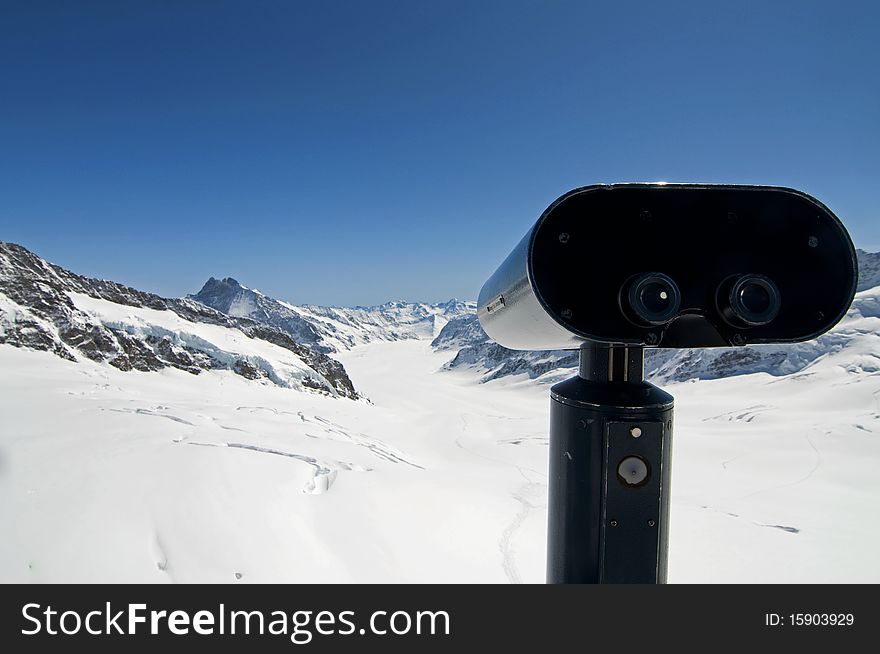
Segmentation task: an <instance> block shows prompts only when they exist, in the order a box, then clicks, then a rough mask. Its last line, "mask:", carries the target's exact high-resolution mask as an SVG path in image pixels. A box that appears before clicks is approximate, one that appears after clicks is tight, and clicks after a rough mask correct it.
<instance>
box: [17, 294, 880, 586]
mask: <svg viewBox="0 0 880 654" xmlns="http://www.w3.org/2000/svg"><path fill="white" fill-rule="evenodd" d="M76 301H77V304H78V305H81V306H83V307H86V305H87V304H88V302H103V301H100V300H98V301H95V300H93V299H91V298H89V299H88V302H87V301H86V300H84V299H82V298H77V299H76ZM108 304H111V305H112V303H108ZM112 306H115V307H118V305H112ZM89 310H93V311H99V312H100V313H101V315H102V319H103V320H110V319H112V316H111V315H109V312H110V310H111V307H107V306H104V305H103V304H100V305H98V304H95V305H90V306H89ZM118 310H119V311H121V312H124V313H125V315H120V316H117V318H118V320H119V323H120V325H127V326H129V328H131V327H132V326H133V325H137V324H138V320H143V319H145V314H142V313H141V312H143V311H151V310H144V309H135V308H132V307H118ZM155 313H163V314H164V313H166V312H155ZM165 318H167V317H166V316H152V315H151V316H149V321H148V322H149V324H151V325H154V326H155V325H160V324H162V323H161V320H164V319H165ZM167 327H169V328H170V326H167ZM872 327H873V326H872ZM179 331H180V330H179V329H178V330H176V333H177V332H179ZM217 338H220V336H219V335H218V336H217ZM267 347H268V346H267ZM276 354H278V355H279V356H281V353H276ZM852 354H853V352H852V350H851V349H850V350H847V351H844V352H838V353H831V354H829V355H828V356H826V357H823V358H822V359H820V360H818V361H816V362H815V363H813V364H812V365H811V366H809V367H808V368H806V369H805V370H803V371H801V372H800V373H797V374H795V375H789V376H785V377H772V376H770V375H767V374H765V373H757V374H752V375H743V376H738V377H733V378H728V379H718V380H712V381H705V380H703V381H699V382H692V383H676V384H669V385H668V386H666V388H667V390H669V391H670V392H672V393H673V394H674V395H675V397H676V403H677V406H676V428H675V436H674V450H673V476H672V517H671V537H670V560H669V580H670V581H671V582H788V581H791V582H878V581H880V561H878V559H877V557H876V553H875V550H876V542H877V537H878V532H880V527H878V526H877V523H876V520H874V517H875V516H876V515H877V508H876V507H877V506H878V502H880V475H878V474H877V467H878V465H877V464H878V461H880V373H878V372H871V370H870V367H869V366H856V367H854V366H853V365H852ZM861 354H862V356H863V357H864V358H865V359H866V360H868V359H871V360H873V357H874V356H875V353H873V352H864V353H861ZM452 355H453V353H452V352H449V351H446V352H435V351H434V350H433V349H432V348H431V347H430V344H429V343H428V341H426V340H401V341H397V342H375V343H369V344H366V345H360V346H357V347H355V348H354V349H352V350H350V351H347V352H344V353H342V354H341V356H340V359H341V360H342V361H343V363H344V364H345V366H346V368H347V370H348V371H349V374H350V375H351V377H352V379H353V380H354V383H355V386H356V387H357V388H358V390H359V391H360V392H362V393H364V394H365V395H366V396H367V397H369V398H370V399H371V400H372V403H368V402H364V401H360V402H358V401H352V400H348V399H341V398H333V397H327V396H321V395H316V394H309V393H301V392H296V391H293V390H290V389H286V388H281V387H278V386H271V385H259V384H254V383H253V382H249V381H247V380H245V379H243V378H242V377H240V376H238V375H235V374H234V373H232V372H230V371H222V370H217V371H206V372H204V373H203V374H200V375H198V376H193V375H190V374H187V373H185V372H182V371H179V370H175V369H173V368H168V369H163V370H161V371H158V372H149V373H141V372H136V371H131V372H121V371H118V370H116V369H115V368H112V367H110V366H107V365H105V364H99V363H94V362H91V361H83V362H71V361H66V360H64V359H61V358H59V357H57V356H55V355H53V354H51V353H46V352H36V351H30V350H22V349H18V348H15V347H12V346H9V345H0V369H2V371H3V374H2V375H0V520H2V524H4V525H6V526H7V530H6V536H5V537H4V538H3V539H0V581H4V582H18V581H40V582H68V581H89V582H97V581H110V582H169V581H175V582H197V581H198V582H234V581H239V582H242V583H243V582H343V581H353V582H368V581H375V582H426V581H435V582H520V581H522V582H542V581H543V579H544V547H545V539H546V534H545V529H546V497H547V488H546V480H547V477H546V469H547V450H548V448H547V413H548V403H549V400H548V397H547V387H546V386H544V385H540V384H535V383H534V382H530V381H528V380H527V379H526V378H525V375H522V376H519V377H507V378H504V379H501V380H497V381H493V382H490V383H486V384H479V383H478V376H477V375H475V374H474V373H473V372H472V371H464V370H463V371H444V372H438V371H439V370H440V369H441V368H442V367H443V365H444V364H445V363H446V362H447V361H448V359H449V358H451V356H452Z"/></svg>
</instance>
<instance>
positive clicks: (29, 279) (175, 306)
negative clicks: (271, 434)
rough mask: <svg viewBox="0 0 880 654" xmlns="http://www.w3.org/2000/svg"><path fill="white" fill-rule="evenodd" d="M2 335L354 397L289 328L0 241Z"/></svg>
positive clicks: (75, 357) (130, 363) (114, 359)
mask: <svg viewBox="0 0 880 654" xmlns="http://www.w3.org/2000/svg"><path fill="white" fill-rule="evenodd" d="M0 343H7V344H10V345H14V346H17V347H22V348H28V349H35V350H46V351H49V352H52V353H54V354H56V355H57V356H59V357H62V358H64V359H68V360H70V361H79V360H82V359H90V360H92V361H98V362H105V363H107V364H109V365H111V366H113V367H115V368H118V369H119V370H123V371H129V370H138V371H143V372H149V371H157V370H162V369H165V368H176V369H179V370H183V371H185V372H188V373H192V374H194V375H197V374H199V373H201V372H203V371H206V370H229V371H232V372H234V373H237V374H238V375H241V376H242V377H245V378H247V379H250V380H254V381H259V382H262V383H269V384H274V385H277V386H282V387H289V388H297V389H311V390H316V391H320V392H325V393H329V394H332V395H341V396H344V397H350V398H356V397H357V393H356V392H355V390H354V386H353V385H352V383H351V380H350V379H349V377H348V375H347V373H346V372H345V369H344V368H343V366H342V364H341V363H339V362H338V361H336V360H334V359H331V358H330V357H328V356H327V355H326V354H323V353H321V352H318V351H315V350H313V349H311V348H309V347H306V346H304V345H302V344H301V343H299V342H298V341H297V340H296V339H295V338H293V337H292V336H291V335H290V334H288V333H287V332H286V331H281V330H279V329H276V328H274V327H272V326H271V325H267V324H262V323H260V322H257V321H254V320H251V319H249V318H246V317H238V316H228V315H225V314H224V313H221V312H219V311H215V310H214V309H211V308H209V307H207V306H205V305H203V304H201V303H199V302H195V301H193V300H190V299H167V298H162V297H159V296H158V295H154V294H152V293H145V292H142V291H138V290H136V289H133V288H129V287H127V286H123V285H122V284H117V283H115V282H110V281H106V280H99V279H90V278H87V277H82V276H80V275H77V274H74V273H72V272H69V271H67V270H64V269H63V268H60V267H59V266H56V265H53V264H50V263H48V262H47V261H45V260H43V259H41V258H40V257H38V256H36V255H35V254H33V253H32V252H30V251H28V250H27V249H25V248H24V247H21V246H19V245H15V244H12V243H3V242H0Z"/></svg>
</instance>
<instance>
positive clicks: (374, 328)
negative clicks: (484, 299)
mask: <svg viewBox="0 0 880 654" xmlns="http://www.w3.org/2000/svg"><path fill="white" fill-rule="evenodd" d="M189 297H190V299H192V300H196V301H197V302H201V303H202V304H204V305H205V306H208V307H211V308H213V309H216V310H217V311H221V312H222V313H225V314H227V315H229V316H237V317H246V318H250V319H252V320H255V321H257V322H259V323H262V324H266V325H270V326H272V327H274V328H276V329H279V330H281V331H283V332H285V333H286V334H289V335H290V336H291V337H293V338H294V339H295V340H296V341H298V342H300V343H305V344H307V345H309V346H310V347H312V348H315V349H318V350H320V351H323V352H339V351H344V350H349V349H351V348H352V347H354V346H356V345H362V344H364V343H370V342H372V341H399V340H408V339H426V338H433V337H434V336H436V335H438V334H439V333H440V330H441V329H442V328H443V327H444V326H445V325H446V323H447V322H448V321H449V320H451V319H455V318H457V317H459V316H463V315H467V314H469V313H473V312H474V311H475V310H476V305H475V303H474V302H462V301H460V300H455V299H453V300H449V301H448V302H440V303H437V304H426V303H421V302H403V301H396V302H386V303H385V304H381V305H379V306H375V307H354V308H346V307H322V306H311V305H305V306H297V305H293V304H289V303H287V302H283V301H281V300H276V299H274V298H271V297H268V296H266V295H264V294H263V293H260V292H259V291H257V290H254V289H250V288H248V287H246V286H243V285H241V284H240V283H239V282H238V281H236V280H235V279H232V278H231V277H227V278H225V279H214V278H213V277H212V278H210V279H209V280H208V281H207V282H206V283H205V285H204V286H203V287H202V290H200V291H199V292H198V293H196V294H195V295H191V296H189Z"/></svg>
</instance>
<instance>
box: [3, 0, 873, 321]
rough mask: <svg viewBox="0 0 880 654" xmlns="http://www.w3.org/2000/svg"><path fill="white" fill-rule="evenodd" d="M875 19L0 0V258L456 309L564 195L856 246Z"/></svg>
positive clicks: (646, 10) (863, 214)
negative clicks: (638, 189) (817, 235)
mask: <svg viewBox="0 0 880 654" xmlns="http://www.w3.org/2000/svg"><path fill="white" fill-rule="evenodd" d="M878 7H880V3H876V2H864V3H857V2H827V1H826V2H808V1H800V2H772V1H767V0H765V1H764V2H744V1H739V2H731V3H727V2H722V3H708V2H693V3H680V2H662V3H658V2H623V1H615V2H603V3H588V2H557V1H552V0H539V1H535V2H516V1H507V2H488V1H484V2H478V1H475V2H456V1H444V2H439V1H437V2H421V1H419V2H415V1H409V2H334V1H332V0H325V1H323V2H306V1H299V2H295V1H292V0H291V1H289V2H282V1H278V2H261V1H253V0H249V1H247V2H245V1H240V2H218V1H208V0H205V1H188V2H187V1H179V2H172V1H171V0H168V1H158V0H157V1H155V2H146V1H139V2H89V1H87V0H84V1H79V2H67V3H63V2H47V1H42V2H25V1H23V2H8V1H5V0H0V240H6V241H14V242H19V243H22V244H23V245H25V246H27V247H29V248H31V249H32V250H34V251H35V252H37V253H38V254H40V255H42V256H44V257H46V258H48V259H50V260H52V261H54V262H56V263H59V264H61V265H63V266H65V267H68V268H71V269H72V270H74V271H76V272H79V273H82V274H87V275H91V276H98V277H105V278H109V279H114V280H117V281H122V282H124V283H127V284H130V285H133V286H135V287H138V288H141V289H144V290H151V291H154V292H158V293H160V294H163V295H169V296H177V295H182V294H185V293H188V292H195V291H197V290H198V289H199V288H200V286H201V284H202V283H203V282H204V280H205V279H207V277H209V276H215V277H219V276H233V277H236V278H237V279H239V281H241V282H242V283H244V284H246V285H250V286H253V287H256V288H259V289H260V290H262V291H264V292H266V293H268V294H271V295H274V296H277V297H281V298H284V299H288V300H291V301H294V302H309V303H321V304H373V303H379V302H382V301H385V300H388V299H392V298H394V299H397V298H401V299H413V300H416V299H418V300H430V301H436V300H441V299H447V298H449V297H452V296H458V297H463V298H475V297H476V294H477V291H478V290H479V287H480V285H481V284H482V282H483V281H484V279H485V278H486V277H487V276H488V275H489V274H490V273H491V272H492V270H493V269H494V267H495V265H496V264H498V263H500V261H501V259H502V258H503V257H504V256H505V255H506V253H507V251H508V250H509V249H510V248H511V247H512V246H513V245H514V244H515V243H516V242H517V241H518V240H519V238H520V237H521V236H522V234H523V233H525V231H526V229H527V228H528V227H529V226H530V225H531V224H532V223H533V222H534V221H535V220H536V219H537V217H538V216H539V215H540V213H541V212H542V211H543V209H544V208H545V207H546V206H547V205H548V204H549V203H550V202H551V201H552V200H554V199H555V198H556V197H557V196H559V195H560V194H562V193H563V192H565V191H567V190H568V189H570V188H573V187H575V186H581V185H584V184H589V183H595V182H614V181H642V180H672V181H704V182H729V183H761V184H780V185H786V186H794V187H796V188H800V189H802V190H805V191H807V192H809V193H811V194H813V195H815V196H816V197H818V198H819V199H820V200H822V201H823V202H825V203H826V204H828V205H829V206H830V207H831V208H832V209H833V210H834V211H835V212H836V213H837V214H838V215H839V216H840V217H841V218H842V219H843V220H844V222H845V223H846V224H847V226H848V227H849V229H850V231H851V233H852V235H853V239H854V241H855V242H856V245H858V246H860V247H864V248H868V249H880V211H878V207H877V198H876V197H875V196H876V194H877V192H878V191H880V181H878V177H880V79H878V77H880V73H878V70H880V45H878V38H877V34H880V9H878Z"/></svg>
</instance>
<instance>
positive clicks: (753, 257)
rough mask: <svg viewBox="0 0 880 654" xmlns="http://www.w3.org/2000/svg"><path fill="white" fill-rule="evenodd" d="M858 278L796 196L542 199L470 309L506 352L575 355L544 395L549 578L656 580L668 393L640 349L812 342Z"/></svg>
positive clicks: (589, 191) (704, 190)
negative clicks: (569, 370) (655, 381)
mask: <svg viewBox="0 0 880 654" xmlns="http://www.w3.org/2000/svg"><path fill="white" fill-rule="evenodd" d="M856 280H857V262H856V255H855V250H854V248H853V245H852V241H851V240H850V238H849V235H848V234H847V232H846V229H845V228H844V226H843V224H842V223H841V222H840V220H839V219H838V218H837V217H836V216H835V215H834V214H833V213H832V212H831V211H830V210H829V209H828V208H827V207H825V206H824V205H823V204H822V203H821V202H819V201H817V200H816V199H814V198H812V197H810V196H809V195H806V194H805V193H801V192H799V191H795V190H792V189H787V188H778V187H769V186H726V185H703V184H614V185H597V186H586V187H583V188H579V189H575V190H573V191H571V192H569V193H566V194H565V195H563V196H562V197H561V198H559V199H558V200H556V202H554V203H553V204H552V205H550V207H549V208H548V209H547V210H546V211H545V212H544V213H543V215H542V216H541V217H540V218H539V219H538V222H537V223H535V225H534V226H533V227H532V228H531V229H530V230H529V232H528V233H527V234H526V235H525V237H524V238H523V239H522V240H521V241H520V242H519V245H517V246H516V247H515V248H514V250H513V252H511V253H510V255H509V256H508V257H507V259H505V260H504V262H503V263H502V264H501V266H500V267H499V268H498V269H497V270H496V271H495V273H494V274H493V275H492V276H491V277H490V278H489V280H488V281H487V282H486V283H485V285H484V286H483V288H482V290H481V291H480V297H479V302H478V309H477V310H478V315H479V319H480V323H481V325H482V326H483V329H484V330H485V331H486V333H487V334H488V335H489V336H490V337H491V338H492V339H494V340H495V341H497V342H498V343H500V344H501V345H503V346H505V347H508V348H512V349H517V350H551V349H569V348H570V349H575V348H580V370H579V372H578V375H577V376H576V377H573V378H571V379H568V380H566V381H563V382H561V383H559V384H556V385H555V386H553V387H552V388H551V389H550V396H551V403H550V479H549V491H550V498H549V516H548V522H549V533H548V544H547V581H548V582H550V583H566V582H573V583H664V582H665V581H666V560H667V540H668V533H669V481H670V454H671V446H672V408H673V398H672V396H671V395H669V394H668V393H665V392H664V391H662V390H660V389H659V388H657V387H656V386H653V385H652V384H650V383H648V382H646V381H645V379H644V348H645V347H663V348H697V347H727V346H746V345H749V344H753V343H796V342H800V341H806V340H810V339H812V338H815V337H817V336H819V335H820V334H822V333H823V332H825V331H827V330H828V329H830V328H831V327H833V326H834V325H835V324H836V323H837V322H838V321H839V320H840V319H841V318H842V317H843V315H844V313H845V312H846V311H847V309H848V308H849V306H850V304H851V303H852V299H853V295H854V294H855V289H856Z"/></svg>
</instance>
